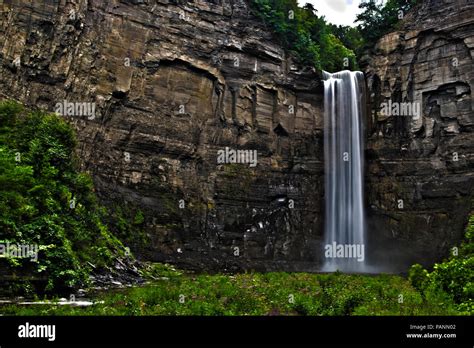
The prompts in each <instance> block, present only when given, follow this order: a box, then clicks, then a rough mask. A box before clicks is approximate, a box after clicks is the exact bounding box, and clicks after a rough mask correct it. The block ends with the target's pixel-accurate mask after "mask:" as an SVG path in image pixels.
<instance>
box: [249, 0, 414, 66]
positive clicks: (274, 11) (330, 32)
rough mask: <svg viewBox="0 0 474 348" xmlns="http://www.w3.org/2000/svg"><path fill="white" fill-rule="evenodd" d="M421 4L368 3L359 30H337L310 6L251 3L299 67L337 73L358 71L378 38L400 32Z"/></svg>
mask: <svg viewBox="0 0 474 348" xmlns="http://www.w3.org/2000/svg"><path fill="white" fill-rule="evenodd" d="M418 2H419V0H388V1H386V2H381V1H377V0H368V1H364V2H361V4H360V5H359V7H360V8H361V9H362V12H361V13H360V14H359V15H357V22H358V23H359V24H358V26H357V27H350V26H342V25H339V26H336V25H333V24H330V23H327V22H326V20H325V18H324V17H320V16H318V15H317V9H315V8H314V7H313V5H311V4H306V5H305V6H304V7H298V4H297V1H296V0H252V1H251V4H252V9H253V11H254V13H255V14H256V15H257V16H259V17H260V18H261V19H263V21H264V22H265V23H266V24H267V25H269V26H270V27H271V28H272V30H273V31H274V32H276V34H277V35H276V37H277V38H278V39H279V40H280V41H281V42H282V44H283V46H284V47H285V48H286V49H288V50H289V51H290V52H291V53H292V54H293V55H294V56H295V57H296V59H297V63H299V64H300V65H309V66H314V67H316V68H317V69H324V70H326V71H329V72H335V71H339V70H344V69H352V70H355V69H357V63H356V55H358V56H361V55H362V52H363V50H364V49H365V48H367V47H372V46H373V45H374V44H375V43H376V42H377V40H378V39H379V38H381V37H382V36H383V35H385V34H387V33H389V32H390V31H392V30H396V29H397V25H398V23H399V22H400V20H401V19H402V18H403V17H404V16H405V14H406V13H407V12H408V11H409V10H410V9H411V8H413V7H414V6H415V5H416V4H417V3H418Z"/></svg>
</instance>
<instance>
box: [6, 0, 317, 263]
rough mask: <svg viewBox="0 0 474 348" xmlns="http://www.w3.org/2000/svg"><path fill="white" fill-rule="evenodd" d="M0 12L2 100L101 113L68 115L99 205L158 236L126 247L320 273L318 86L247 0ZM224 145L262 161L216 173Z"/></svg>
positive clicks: (44, 5)
mask: <svg viewBox="0 0 474 348" xmlns="http://www.w3.org/2000/svg"><path fill="white" fill-rule="evenodd" d="M2 3H3V4H2ZM0 4H2V5H0V6H2V7H0V9H1V14H0V38H2V39H1V40H0V42H1V48H0V52H1V53H0V75H1V79H0V91H1V92H2V94H3V96H4V97H12V98H14V99H17V100H20V101H22V102H24V103H26V104H28V105H32V106H36V107H40V108H44V109H46V110H50V111H54V107H55V104H56V103H58V102H62V101H63V100H67V101H68V102H94V103H96V115H95V118H94V119H89V118H87V117H70V121H71V122H72V123H73V124H74V125H75V128H76V129H77V131H78V136H79V141H80V148H79V150H78V154H79V157H80V158H81V160H82V163H83V169H84V170H86V171H88V172H90V173H91V175H92V176H93V178H94V181H95V184H96V187H97V192H98V194H99V196H100V197H101V199H102V200H103V201H104V202H105V203H107V204H113V203H116V202H127V203H128V204H130V205H133V206H139V207H140V209H141V210H142V211H143V213H144V217H145V221H144V226H143V228H144V229H145V230H146V232H147V234H148V235H149V236H150V238H151V240H150V243H149V245H148V246H147V247H145V248H142V249H141V250H139V251H137V250H134V251H137V252H138V253H139V254H140V255H141V256H142V257H145V258H148V259H151V260H156V261H170V262H175V263H179V264H181V265H183V266H187V267H194V268H197V269H203V268H210V269H220V270H234V269H239V268H242V267H245V268H248V267H252V268H256V269H309V270H311V269H315V268H316V267H317V266H318V264H319V263H320V258H321V256H320V252H319V250H321V248H322V246H321V245H319V244H318V243H321V239H322V219H321V216H322V212H321V204H322V202H323V187H324V185H323V162H322V161H323V152H322V127H323V125H322V121H323V118H322V93H323V91H322V84H321V80H320V77H319V74H316V73H315V72H314V71H313V72H312V71H310V70H307V71H306V72H305V71H298V70H297V68H295V67H294V66H292V62H291V59H290V58H289V57H287V56H286V55H285V52H284V50H283V49H282V48H281V47H280V46H279V45H277V44H276V43H275V42H276V40H275V38H274V37H272V34H271V33H270V32H269V31H268V30H266V29H265V27H264V26H263V24H262V23H261V22H260V21H258V20H256V18H254V17H253V16H252V15H251V14H250V10H249V7H248V5H247V3H246V2H245V1H243V0H222V1H221V0H216V1H203V0H199V1H171V0H170V1H118V0H116V1H107V2H104V1H98V0H97V1H55V0H53V1H43V2H30V1H19V0H16V1H1V2H0ZM15 60H16V61H15ZM226 147H228V148H229V149H247V150H252V151H254V150H255V151H257V153H258V165H257V166H256V167H251V166H250V165H249V164H219V163H218V162H217V158H218V151H219V150H225V148H226ZM237 248H238V249H237Z"/></svg>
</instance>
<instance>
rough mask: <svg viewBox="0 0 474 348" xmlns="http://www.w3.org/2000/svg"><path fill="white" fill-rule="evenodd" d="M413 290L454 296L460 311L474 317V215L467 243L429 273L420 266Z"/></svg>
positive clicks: (414, 274) (414, 275) (413, 277)
mask: <svg viewBox="0 0 474 348" xmlns="http://www.w3.org/2000/svg"><path fill="white" fill-rule="evenodd" d="M409 275H410V277H409V279H410V281H411V283H412V284H413V286H415V287H416V288H418V289H420V290H422V291H424V293H425V295H426V293H427V291H428V290H429V291H431V292H433V291H436V290H438V291H441V292H444V293H446V294H447V295H448V296H450V297H451V298H452V299H453V301H454V302H455V303H456V304H457V305H458V309H459V310H460V311H464V312H468V313H474V300H473V297H474V215H473V216H471V218H470V219H469V222H468V226H467V230H466V238H465V241H464V242H463V243H462V244H461V246H460V247H459V248H458V250H457V253H453V254H452V255H451V256H450V258H449V259H448V260H446V261H444V262H442V263H437V264H435V265H434V267H433V271H432V272H431V273H429V272H428V271H427V270H425V269H423V267H422V266H420V265H413V266H412V267H411V269H410V271H409Z"/></svg>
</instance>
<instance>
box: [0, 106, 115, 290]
mask: <svg viewBox="0 0 474 348" xmlns="http://www.w3.org/2000/svg"><path fill="white" fill-rule="evenodd" d="M0 122H1V123H0V240H1V241H3V242H4V243H6V242H9V243H10V244H22V245H25V244H26V245H39V246H40V251H39V254H38V260H37V261H34V260H30V259H17V258H15V259H10V261H11V262H10V266H9V268H10V270H9V272H10V273H18V272H23V271H25V272H30V273H31V272H32V273H33V274H31V276H32V277H33V278H37V279H39V280H42V281H40V282H37V283H36V286H40V285H38V284H40V283H45V284H44V285H42V286H40V287H41V288H38V289H36V290H38V291H43V290H44V291H51V292H55V291H59V290H61V289H67V288H70V287H75V286H80V285H83V284H85V283H86V282H87V281H88V278H89V277H88V275H89V271H90V268H91V267H90V266H89V263H91V264H94V265H95V266H97V267H100V266H105V265H107V264H110V263H111V262H112V260H113V257H114V255H115V254H117V253H118V252H119V251H120V250H122V249H123V246H122V245H121V243H120V242H119V241H118V240H117V239H116V238H115V237H113V236H112V235H111V234H110V233H109V231H108V230H107V228H106V227H105V226H104V224H103V223H102V221H103V216H104V212H103V209H101V208H100V207H99V205H98V203H97V199H96V197H95V194H94V192H93V184H92V180H91V178H90V177H89V176H88V175H86V174H84V173H80V172H78V170H77V168H78V165H77V160H76V158H75V156H74V149H75V146H76V138H75V134H74V131H73V129H72V127H71V126H69V125H68V124H67V123H66V122H65V121H64V120H62V119H61V118H59V117H58V116H56V115H51V114H47V113H44V112H40V111H27V110H25V109H24V108H23V107H22V106H20V105H19V104H17V103H15V102H13V101H4V102H1V103H0Z"/></svg>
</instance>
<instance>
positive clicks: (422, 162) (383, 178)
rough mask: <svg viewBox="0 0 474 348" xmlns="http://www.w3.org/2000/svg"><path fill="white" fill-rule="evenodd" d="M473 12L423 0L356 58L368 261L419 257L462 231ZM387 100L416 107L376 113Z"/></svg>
mask: <svg viewBox="0 0 474 348" xmlns="http://www.w3.org/2000/svg"><path fill="white" fill-rule="evenodd" d="M473 14H474V4H473V3H472V1H467V0H465V1H464V0H456V1H448V0H431V1H424V2H423V5H422V6H420V7H418V8H417V9H416V10H415V11H413V12H412V13H410V14H409V17H408V18H406V19H405V21H404V23H405V25H404V26H403V27H402V29H401V30H399V31H396V32H393V33H390V34H388V35H386V36H384V37H383V38H382V39H380V40H379V42H378V44H377V45H376V47H375V48H374V50H373V51H372V52H370V54H369V55H368V56H367V57H365V59H364V66H363V67H364V70H365V72H366V76H367V80H368V85H369V88H370V90H371V101H372V105H371V106H372V113H371V117H370V119H369V122H368V123H369V127H368V136H369V140H368V144H367V147H368V150H367V160H368V168H367V175H366V192H367V201H368V204H369V211H368V215H369V231H370V234H371V245H372V246H376V247H375V248H374V249H375V250H374V252H375V255H372V256H373V258H372V261H373V262H374V263H375V264H378V263H392V264H397V263H403V264H409V263H410V262H414V261H416V262H424V263H429V262H430V260H438V259H440V258H441V257H444V256H447V255H448V254H449V252H450V248H451V247H452V246H453V244H455V243H456V240H459V239H460V238H462V236H463V231H464V228H465V225H466V223H467V217H468V215H469V213H470V212H471V211H472V198H473V187H474V133H473V131H474V99H473V95H472V91H473V88H474V64H473V58H474V16H473ZM390 100H391V102H392V105H393V103H395V102H397V103H401V102H405V103H408V102H409V103H418V105H419V106H420V110H421V115H420V117H418V118H417V117H416V116H415V117H414V115H413V113H412V114H411V115H408V116H394V115H391V116H389V115H387V114H385V115H384V114H383V113H382V106H383V103H388V102H389V101H390ZM392 111H393V109H392Z"/></svg>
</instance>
